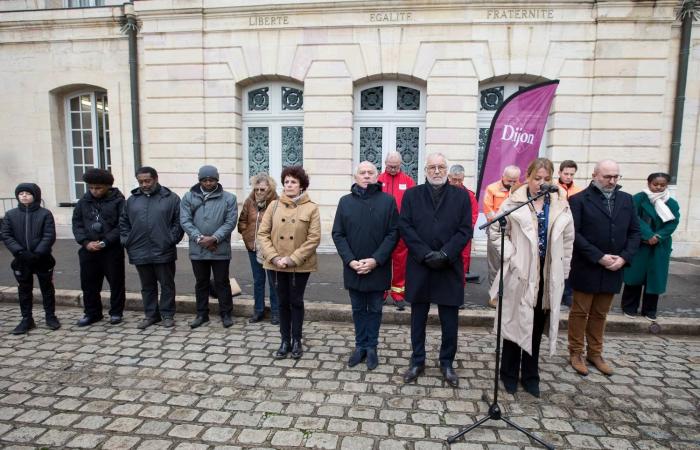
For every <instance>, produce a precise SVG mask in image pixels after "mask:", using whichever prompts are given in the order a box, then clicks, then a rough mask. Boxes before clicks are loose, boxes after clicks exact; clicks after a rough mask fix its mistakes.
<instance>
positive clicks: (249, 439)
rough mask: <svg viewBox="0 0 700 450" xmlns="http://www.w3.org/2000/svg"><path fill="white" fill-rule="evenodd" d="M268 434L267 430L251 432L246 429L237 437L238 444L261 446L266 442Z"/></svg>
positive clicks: (251, 430)
mask: <svg viewBox="0 0 700 450" xmlns="http://www.w3.org/2000/svg"><path fill="white" fill-rule="evenodd" d="M269 434H270V432H269V431H268V430H253V429H250V428H246V429H244V430H241V432H240V434H239V435H238V439H237V440H238V442H240V443H242V444H262V443H263V442H265V441H266V440H267V437H268V435H269Z"/></svg>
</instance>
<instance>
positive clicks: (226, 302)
mask: <svg viewBox="0 0 700 450" xmlns="http://www.w3.org/2000/svg"><path fill="white" fill-rule="evenodd" d="M198 178H199V183H197V184H195V185H194V186H192V187H191V188H190V190H189V191H188V192H186V193H185V195H183V197H182V202H181V203H180V225H182V229H183V230H185V233H187V236H188V237H189V241H190V260H191V261H192V271H193V272H194V278H195V285H194V292H195V299H196V301H197V317H195V319H194V320H193V321H192V322H191V323H190V328H198V327H200V326H202V325H204V324H205V323H207V322H209V288H210V283H211V282H210V276H212V275H213V276H214V289H215V291H216V294H217V298H218V300H219V315H220V316H221V323H222V325H223V326H224V328H228V327H230V326H231V325H233V319H232V318H231V311H232V310H233V299H232V295H231V282H230V280H229V266H230V264H231V233H232V232H233V229H234V228H236V220H237V219H238V203H237V202H236V196H235V195H233V194H232V193H230V192H226V191H224V188H223V186H221V183H219V171H218V170H217V169H216V167H214V166H202V167H201V168H200V169H199V177H198Z"/></svg>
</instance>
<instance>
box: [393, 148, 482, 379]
mask: <svg viewBox="0 0 700 450" xmlns="http://www.w3.org/2000/svg"><path fill="white" fill-rule="evenodd" d="M447 167H448V165H447V160H446V158H445V156H444V155H442V154H441V153H431V154H430V155H428V157H427V159H426V164H425V177H426V183H424V184H421V185H419V186H416V187H414V188H411V189H409V190H408V191H406V193H405V194H404V197H403V202H402V203H401V215H400V219H399V231H400V233H401V237H402V238H403V239H404V241H405V242H406V246H407V247H408V256H409V257H408V261H407V264H406V301H407V302H409V303H410V304H411V347H412V349H413V354H412V356H411V365H410V367H409V368H408V370H407V371H406V373H405V374H404V377H403V379H404V382H405V383H410V382H412V381H414V380H415V379H416V378H418V376H419V375H420V374H421V373H423V371H424V369H425V327H426V324H427V321H428V311H429V310H430V305H431V304H436V305H438V312H439V315H440V325H441V327H442V345H441V346H440V370H441V372H442V375H443V377H444V379H445V381H446V382H447V383H448V384H449V385H450V386H452V387H457V386H458V385H459V378H458V377H457V374H456V373H455V371H454V368H453V367H452V363H453V361H454V357H455V354H456V353H457V327H458V314H459V306H460V305H462V304H463V303H464V283H463V282H464V266H463V265H462V250H463V249H464V247H465V246H466V245H467V243H468V242H469V240H470V239H471V237H472V231H473V230H472V226H471V206H470V202H469V195H468V194H467V191H464V190H462V189H459V188H457V187H455V186H452V185H450V184H448V183H447Z"/></svg>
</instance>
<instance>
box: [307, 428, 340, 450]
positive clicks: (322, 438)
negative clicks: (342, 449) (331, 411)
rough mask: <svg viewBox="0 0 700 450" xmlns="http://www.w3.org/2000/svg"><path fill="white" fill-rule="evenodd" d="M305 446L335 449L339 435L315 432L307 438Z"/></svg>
mask: <svg viewBox="0 0 700 450" xmlns="http://www.w3.org/2000/svg"><path fill="white" fill-rule="evenodd" d="M305 446H306V447H309V448H321V449H329V450H330V449H335V448H336V447H337V446H338V436H334V435H332V434H328V433H317V432H314V433H311V434H310V435H309V437H308V438H307V439H306V444H305Z"/></svg>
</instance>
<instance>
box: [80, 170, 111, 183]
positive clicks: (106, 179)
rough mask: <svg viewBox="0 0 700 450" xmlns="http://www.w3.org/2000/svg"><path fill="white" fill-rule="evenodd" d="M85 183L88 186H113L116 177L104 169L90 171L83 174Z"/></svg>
mask: <svg viewBox="0 0 700 450" xmlns="http://www.w3.org/2000/svg"><path fill="white" fill-rule="evenodd" d="M83 181H84V182H86V183H87V184H105V185H107V186H111V185H113V184H114V176H112V174H111V173H109V171H108V170H104V169H97V168H93V169H88V170H86V171H85V173H84V174H83Z"/></svg>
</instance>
